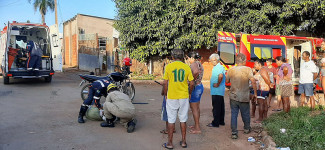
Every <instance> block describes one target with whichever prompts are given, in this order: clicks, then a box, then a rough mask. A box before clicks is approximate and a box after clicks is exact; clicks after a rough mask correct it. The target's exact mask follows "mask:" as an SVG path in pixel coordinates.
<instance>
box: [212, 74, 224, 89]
mask: <svg viewBox="0 0 325 150" xmlns="http://www.w3.org/2000/svg"><path fill="white" fill-rule="evenodd" d="M222 79H223V74H222V73H220V74H219V76H218V83H214V84H213V87H215V88H217V87H219V85H220V84H221V82H222Z"/></svg>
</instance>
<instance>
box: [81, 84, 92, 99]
mask: <svg viewBox="0 0 325 150" xmlns="http://www.w3.org/2000/svg"><path fill="white" fill-rule="evenodd" d="M90 85H91V84H86V85H85V86H83V87H82V88H81V92H80V95H81V99H82V101H85V100H86V99H87V98H88V93H89V86H90Z"/></svg>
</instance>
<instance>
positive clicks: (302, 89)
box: [298, 83, 314, 96]
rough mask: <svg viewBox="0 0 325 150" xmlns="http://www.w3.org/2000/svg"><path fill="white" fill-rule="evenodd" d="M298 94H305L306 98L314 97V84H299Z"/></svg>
mask: <svg viewBox="0 0 325 150" xmlns="http://www.w3.org/2000/svg"><path fill="white" fill-rule="evenodd" d="M298 93H299V94H306V96H313V95H314V84H313V83H304V84H301V83H299V89H298Z"/></svg>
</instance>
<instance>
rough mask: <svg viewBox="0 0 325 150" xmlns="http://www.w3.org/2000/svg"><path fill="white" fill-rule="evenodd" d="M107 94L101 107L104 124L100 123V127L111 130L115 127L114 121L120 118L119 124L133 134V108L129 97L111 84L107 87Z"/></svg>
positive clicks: (134, 122)
mask: <svg viewBox="0 0 325 150" xmlns="http://www.w3.org/2000/svg"><path fill="white" fill-rule="evenodd" d="M107 92H108V94H107V97H106V101H105V103H104V105H103V108H104V117H103V120H104V121H105V120H106V122H103V123H101V124H100V126H101V127H110V128H113V127H115V125H114V120H115V119H116V117H118V118H120V123H121V124H123V125H124V126H125V127H126V128H127V132H128V133H131V132H133V131H134V128H135V124H136V120H135V119H134V116H135V107H134V105H133V104H132V102H131V99H130V97H129V96H128V95H126V94H124V93H122V92H121V91H119V90H118V88H117V86H116V85H115V84H113V83H111V84H109V85H108V87H107Z"/></svg>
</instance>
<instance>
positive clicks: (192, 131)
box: [189, 130, 202, 134]
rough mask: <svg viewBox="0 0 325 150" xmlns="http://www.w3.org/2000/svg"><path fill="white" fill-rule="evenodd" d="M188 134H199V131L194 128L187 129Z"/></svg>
mask: <svg viewBox="0 0 325 150" xmlns="http://www.w3.org/2000/svg"><path fill="white" fill-rule="evenodd" d="M189 133H190V134H201V133H202V132H201V131H195V130H190V131H189Z"/></svg>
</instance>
